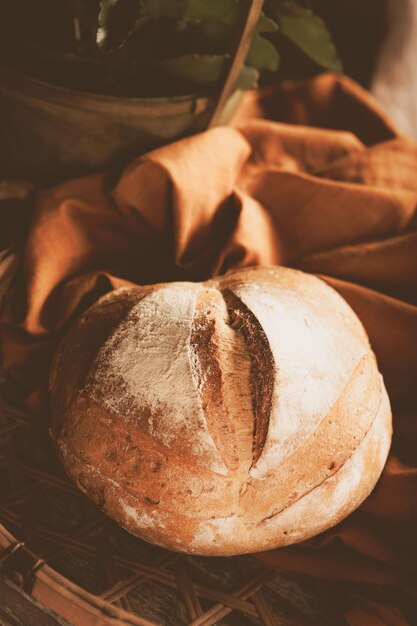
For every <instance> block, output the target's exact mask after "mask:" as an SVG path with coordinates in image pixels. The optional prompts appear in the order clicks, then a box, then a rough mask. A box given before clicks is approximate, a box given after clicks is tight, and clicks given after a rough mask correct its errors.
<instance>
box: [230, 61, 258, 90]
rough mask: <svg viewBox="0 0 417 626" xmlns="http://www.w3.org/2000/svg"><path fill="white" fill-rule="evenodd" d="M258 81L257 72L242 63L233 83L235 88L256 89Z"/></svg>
mask: <svg viewBox="0 0 417 626" xmlns="http://www.w3.org/2000/svg"><path fill="white" fill-rule="evenodd" d="M258 81H259V72H258V70H255V68H254V67H248V66H247V65H244V66H243V67H242V69H241V70H240V74H239V76H238V79H237V81H236V84H235V89H256V88H257V86H258Z"/></svg>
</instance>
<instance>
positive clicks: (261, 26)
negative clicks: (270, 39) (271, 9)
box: [256, 11, 278, 33]
mask: <svg viewBox="0 0 417 626" xmlns="http://www.w3.org/2000/svg"><path fill="white" fill-rule="evenodd" d="M276 30H278V24H277V23H276V22H274V20H273V19H272V18H271V17H269V16H268V15H265V13H264V12H263V11H262V13H261V16H260V18H259V21H258V23H257V25H256V32H257V33H274V32H275V31H276Z"/></svg>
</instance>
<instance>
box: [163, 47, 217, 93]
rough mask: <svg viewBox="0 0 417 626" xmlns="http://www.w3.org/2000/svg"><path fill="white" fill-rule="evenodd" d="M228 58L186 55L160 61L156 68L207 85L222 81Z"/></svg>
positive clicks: (214, 55) (182, 78)
mask: <svg viewBox="0 0 417 626" xmlns="http://www.w3.org/2000/svg"><path fill="white" fill-rule="evenodd" d="M228 58H229V56H228V55H226V54H213V55H208V54H207V55H199V54H184V55H183V56H180V57H175V58H173V59H165V60H164V61H159V62H158V63H157V64H156V66H157V67H158V68H159V69H161V70H164V71H165V72H167V73H168V74H171V75H172V76H175V77H176V78H179V79H181V80H186V81H188V82H190V83H195V84H197V85H207V84H210V83H214V82H216V81H218V80H219V79H220V77H221V75H222V72H223V68H224V64H225V62H226V60H227V59H228Z"/></svg>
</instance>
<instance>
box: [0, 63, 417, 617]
mask: <svg viewBox="0 0 417 626" xmlns="http://www.w3.org/2000/svg"><path fill="white" fill-rule="evenodd" d="M287 122H291V123H292V124H291V125H289V124H287ZM416 207H417V144H416V143H415V142H413V141H411V140H409V139H407V138H405V137H402V136H399V135H398V133H397V132H396V130H395V128H394V127H393V126H392V124H391V123H390V121H389V120H387V119H386V117H385V116H384V114H383V113H382V112H381V111H380V110H379V109H378V107H377V105H376V104H375V103H374V102H373V100H372V99H371V97H370V96H368V95H367V94H366V92H364V91H363V90H362V89H360V88H359V87H358V86H356V85H355V84H354V83H352V82H351V81H349V80H348V79H346V78H336V77H333V76H331V75H323V76H321V77H318V78H317V79H314V80H313V81H309V82H307V83H304V84H301V85H300V84H288V85H285V86H284V87H283V88H282V89H281V90H275V91H271V92H269V93H268V92H266V93H263V94H260V95H257V94H252V95H248V96H247V97H246V100H245V101H244V102H243V104H242V107H241V109H240V111H239V112H238V114H237V116H236V118H235V121H234V128H217V129H214V130H210V131H207V132H205V133H202V134H200V135H197V136H195V137H192V138H188V139H185V140H183V141H180V142H178V143H175V144H172V145H169V146H166V147H164V148H161V149H159V150H156V151H154V152H152V153H149V154H147V155H145V156H143V157H140V158H138V159H137V160H135V161H134V162H132V163H131V164H130V165H129V166H128V167H126V169H125V170H124V171H123V172H122V174H121V176H120V177H118V179H117V180H116V181H113V182H112V181H111V180H110V179H109V177H108V176H106V175H104V174H97V175H93V176H89V177H87V178H83V179H79V180H73V181H70V182H67V183H64V184H61V185H59V186H57V187H55V188H52V189H48V190H44V191H42V192H40V193H38V195H37V200H36V207H35V212H34V215H33V219H32V223H31V227H30V231H29V234H28V238H27V241H26V246H25V249H24V255H23V262H22V267H21V270H20V273H19V276H18V279H17V281H16V283H15V285H14V288H13V290H12V291H10V293H9V296H8V298H7V301H6V306H5V311H4V314H3V317H2V320H1V352H2V358H3V360H4V363H5V367H6V373H7V376H8V379H9V381H10V384H11V383H14V384H15V385H17V386H18V388H19V389H21V390H23V395H24V397H25V398H26V404H27V406H30V407H31V409H32V410H33V412H34V414H36V415H38V416H39V419H42V417H46V416H47V397H46V386H47V376H48V367H49V363H50V359H51V356H52V354H53V352H54V350H55V348H56V346H57V343H58V341H59V339H60V338H61V337H62V336H63V334H64V333H65V331H66V329H67V328H68V326H69V324H70V323H71V322H72V321H73V320H74V318H75V317H76V316H77V315H78V314H79V313H81V311H83V310H84V309H85V308H86V307H87V306H89V305H90V304H91V303H92V302H94V301H95V300H96V299H97V298H98V297H99V296H100V295H102V294H104V293H105V292H107V291H109V290H111V289H113V288H115V287H117V286H119V285H121V284H124V282H125V281H132V282H134V283H140V284H143V283H155V282H159V281H173V280H192V281H198V280H203V279H207V278H208V277H210V276H214V275H217V274H221V273H224V272H227V271H228V270H231V269H234V268H238V267H245V266H249V265H261V264H282V265H288V266H291V267H297V268H300V269H302V270H304V271H306V272H312V273H314V274H317V275H319V276H321V277H322V278H324V280H325V281H327V282H328V283H329V284H330V285H331V286H332V287H334V288H335V289H337V290H338V291H339V292H340V293H341V294H342V296H343V297H344V298H345V299H346V300H347V301H348V302H349V303H350V305H351V306H352V307H353V309H354V310H355V311H356V313H357V314H358V315H359V317H360V319H361V320H362V322H363V324H364V326H365V328H366V330H367V332H368V334H369V337H370V340H371V343H372V346H373V348H374V350H375V352H376V354H377V358H378V362H379V367H380V369H381V371H382V373H383V375H384V378H385V382H386V385H387V388H388V392H389V395H390V398H391V402H392V406H393V410H394V440H393V446H392V451H391V455H390V457H389V460H388V463H387V465H386V468H385V470H384V473H383V475H382V477H381V479H380V481H379V483H378V485H377V487H376V488H375V490H374V491H373V493H372V495H371V496H370V497H369V498H368V499H367V500H366V502H365V503H364V504H363V505H362V506H361V507H360V509H359V510H358V511H356V512H355V513H353V514H352V515H350V517H349V518H347V519H346V520H344V521H343V522H342V523H340V524H339V525H338V526H336V527H335V528H333V529H331V530H329V531H327V532H325V533H323V534H322V535H320V536H319V537H317V538H315V539H314V540H312V541H309V542H306V543H304V544H301V545H298V546H294V547H289V548H285V549H281V550H276V551H272V552H269V553H265V554H262V555H259V558H261V559H262V560H263V561H264V562H266V563H268V564H272V565H274V566H276V567H278V568H280V569H286V570H292V571H297V572H303V573H306V574H310V575H313V576H319V577H324V578H326V577H327V578H333V579H345V580H352V581H369V582H375V583H381V584H383V583H384V584H385V583H389V584H391V583H393V584H396V585H397V584H400V585H405V586H407V588H408V589H414V591H417V213H416ZM361 619H362V618H361ZM351 623H352V624H357V623H359V621H358V620H357V616H356V617H355V615H352V616H351ZM360 623H366V620H365V621H363V620H362V621H361V622H360ZM368 623H369V622H368ZM384 623H385V622H384Z"/></svg>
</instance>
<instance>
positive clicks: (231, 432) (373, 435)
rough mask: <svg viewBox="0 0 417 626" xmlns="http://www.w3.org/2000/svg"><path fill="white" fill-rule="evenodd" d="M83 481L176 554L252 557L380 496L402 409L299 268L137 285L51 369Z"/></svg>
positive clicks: (60, 434) (62, 436)
mask: <svg viewBox="0 0 417 626" xmlns="http://www.w3.org/2000/svg"><path fill="white" fill-rule="evenodd" d="M50 387H51V402H52V416H53V418H52V425H51V431H52V435H53V438H54V440H55V442H56V446H57V450H58V453H59V455H60V458H61V460H62V462H63V464H64V466H65V468H66V471H67V473H68V474H69V475H70V476H71V478H72V479H73V480H74V481H75V482H76V483H77V484H78V486H79V487H80V489H82V490H83V491H84V492H85V493H87V495H89V496H90V497H91V498H92V499H93V500H94V501H95V502H96V503H97V504H98V506H100V507H101V508H102V509H103V510H104V511H105V512H106V513H107V514H108V515H110V516H111V517H112V518H114V519H115V520H117V521H118V522H119V523H120V524H121V525H122V526H124V527H125V528H127V529H128V530H129V531H131V532H132V533H134V534H137V535H139V536H141V537H142V538H144V539H146V540H148V541H151V542H153V543H156V544H159V545H162V546H164V547H167V548H169V549H173V550H179V551H185V552H191V553H198V554H209V555H210V554H211V555H220V554H223V555H225V554H237V553H244V552H254V551H261V550H266V549H269V548H274V547H278V546H284V545H288V544H291V543H293V542H295V541H301V540H303V539H307V538H308V537H311V536H313V535H315V534H317V533H318V532H321V531H323V530H325V529H326V528H328V527H330V526H332V525H334V524H336V523H337V522H339V521H340V520H341V519H343V518H344V517H345V516H346V515H348V514H349V513H350V512H351V511H353V510H354V509H355V508H356V507H357V506H358V505H359V504H360V503H361V502H362V501H363V500H364V499H365V498H366V497H367V496H368V494H369V493H370V491H371V490H372V488H373V487H374V485H375V483H376V481H377V480H378V478H379V475H380V473H381V471H382V468H383V466H384V464H385V461H386V457H387V455H388V450H389V446H390V440H391V412H390V406H389V401H388V397H387V394H386V391H385V388H384V385H383V382H382V378H381V376H380V374H379V372H378V369H377V365H376V361H375V357H374V355H373V353H372V351H371V349H370V346H369V343H368V340H367V337H366V334H365V332H364V330H363V328H362V326H361V324H360V322H359V320H358V319H357V318H356V316H355V315H354V313H353V311H352V310H351V309H350V308H349V306H348V305H347V304H346V303H345V302H344V301H343V299H342V298H340V296H338V294H337V293H336V292H335V291H333V290H332V289H331V288H330V287H328V286H327V285H326V284H325V283H323V282H322V281H320V280H319V279H317V278H314V277H312V276H309V275H305V274H303V273H302V272H298V271H295V270H288V269H284V268H262V269H260V268H258V269H249V270H243V271H240V272H235V273H232V274H229V275H227V276H224V277H221V278H219V279H216V280H212V281H208V282H207V283H173V284H166V285H154V286H151V287H149V286H148V287H132V288H122V289H120V290H117V291H115V292H112V293H110V294H109V295H107V296H105V297H104V298H102V299H101V300H100V301H99V302H98V303H97V304H96V305H94V306H93V307H92V308H90V309H89V310H88V311H87V312H86V313H85V314H84V315H83V316H82V317H81V318H80V319H79V320H78V322H77V323H76V324H75V326H74V327H73V328H72V329H71V330H70V332H69V333H68V335H67V337H66V338H65V340H64V342H63V343H62V345H61V346H60V348H59V350H58V352H57V354H56V357H55V360H54V363H53V366H52V371H51V382H50Z"/></svg>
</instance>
